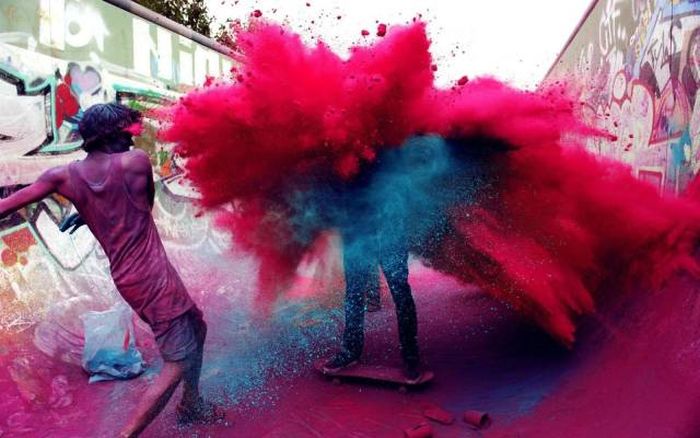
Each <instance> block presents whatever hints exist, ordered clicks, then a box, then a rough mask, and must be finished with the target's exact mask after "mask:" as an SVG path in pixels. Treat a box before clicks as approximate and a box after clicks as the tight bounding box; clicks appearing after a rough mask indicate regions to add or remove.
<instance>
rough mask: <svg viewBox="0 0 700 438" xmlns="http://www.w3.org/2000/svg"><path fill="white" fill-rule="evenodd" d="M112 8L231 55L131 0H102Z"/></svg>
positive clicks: (228, 50)
mask: <svg viewBox="0 0 700 438" xmlns="http://www.w3.org/2000/svg"><path fill="white" fill-rule="evenodd" d="M103 1H105V2H107V3H109V4H111V5H113V6H116V7H118V8H120V9H123V10H125V11H127V12H129V13H131V14H134V15H137V16H139V17H141V18H143V19H146V20H148V21H150V22H151V23H155V24H157V25H158V26H161V27H164V28H166V29H168V30H169V31H171V32H175V33H176V34H178V35H182V36H184V37H185V38H189V39H191V40H192V41H195V42H197V43H199V44H201V45H203V46H206V47H208V48H210V49H212V50H216V51H217V52H219V53H221V54H223V55H226V56H230V54H231V49H229V48H228V47H226V46H224V45H223V44H221V43H219V42H217V41H215V40H213V39H211V38H208V37H205V36H204V35H202V34H201V33H197V32H195V31H193V30H192V29H190V28H188V27H186V26H183V25H182V24H180V23H176V22H174V21H173V20H171V19H169V18H166V17H164V16H162V15H160V14H156V13H155V12H153V11H152V10H150V9H148V8H146V7H144V6H141V5H140V4H138V3H135V2H133V1H131V0H103Z"/></svg>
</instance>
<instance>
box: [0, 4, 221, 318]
mask: <svg viewBox="0 0 700 438" xmlns="http://www.w3.org/2000/svg"><path fill="white" fill-rule="evenodd" d="M230 68H231V60H230V59H229V58H228V57H226V56H225V55H223V54H222V53H219V52H217V51H215V50H212V49H211V48H208V47H205V46H203V45H201V44H198V43H196V42H194V41H192V40H189V39H187V38H185V37H183V36H180V35H178V34H175V33H173V32H171V31H169V30H167V29H165V28H162V27H160V26H157V25H156V24H153V23H151V22H149V21H146V20H144V19H143V18H140V17H138V16H135V15H132V14H130V13H127V12H125V11H123V10H121V9H119V8H117V7H115V6H112V5H110V4H108V3H106V2H103V1H101V0H2V2H0V196H3V197H4V196H7V195H8V194H10V193H12V192H13V191H15V190H17V189H18V188H20V187H22V186H23V185H26V184H28V183H31V182H32V181H34V180H35V179H36V178H37V177H38V176H39V175H40V174H41V173H42V172H43V171H45V170H46V169H48V168H50V167H52V166H55V165H59V164H65V163H68V162H70V161H73V160H76V159H79V158H81V157H82V156H83V152H82V151H81V148H80V145H81V138H80V135H79V133H78V130H77V125H78V122H79V121H80V118H81V117H82V114H83V112H84V111H85V110H86V109H87V108H88V107H89V106H90V105H93V104H95V103H98V102H107V101H119V102H122V103H125V104H127V105H130V106H133V107H136V108H138V109H148V108H154V107H156V106H158V105H162V104H163V103H164V102H167V101H168V100H170V99H175V98H177V97H178V96H179V95H180V94H181V93H182V92H184V91H186V90H188V89H191V88H192V87H194V86H197V85H199V84H201V83H203V82H204V81H205V80H206V77H207V76H218V75H220V74H221V73H222V72H227V71H229V70H230ZM155 131H156V126H155V122H154V121H152V120H147V129H146V134H145V135H144V136H142V137H141V138H140V139H139V140H138V141H137V147H141V148H143V149H145V150H146V151H148V152H149V154H150V155H151V158H152V161H153V164H154V169H155V172H156V178H157V181H158V182H157V184H158V196H157V200H156V206H155V208H154V215H155V217H156V221H157V224H158V226H159V230H160V232H161V235H162V237H163V239H164V240H165V241H166V246H168V247H170V248H171V249H172V250H174V251H178V250H183V251H191V250H198V251H199V250H202V246H207V247H208V248H210V249H212V250H214V251H218V250H220V248H221V241H222V240H223V239H221V238H220V237H219V236H217V235H216V234H215V232H214V231H213V230H211V227H210V224H209V222H208V221H206V220H197V221H194V220H191V218H192V216H193V211H192V209H193V207H192V205H191V202H190V198H192V197H193V196H194V194H193V193H191V191H189V190H188V188H187V187H186V185H185V184H184V183H183V181H182V179H181V174H180V169H179V167H178V165H177V163H176V162H175V161H174V160H173V157H172V155H171V153H170V150H169V148H168V145H164V144H160V143H159V142H157V141H156V140H155ZM70 212H71V205H70V204H69V203H68V202H67V201H66V200H65V199H62V198H61V197H59V196H54V197H52V198H49V199H46V200H44V201H42V202H40V203H38V204H35V205H32V206H30V207H28V208H26V209H25V210H23V211H21V212H19V213H17V214H14V215H12V216H10V217H8V218H6V219H4V220H2V221H0V309H2V312H0V332H2V331H21V330H24V329H26V328H28V327H31V326H32V325H33V324H34V323H35V322H37V321H39V320H42V318H43V317H44V316H45V314H46V311H47V309H48V308H49V307H51V305H52V303H57V302H66V300H71V299H80V298H81V297H87V296H90V297H93V298H92V299H95V297H98V298H99V297H102V298H104V299H103V301H105V302H109V301H110V299H112V298H113V296H114V292H113V286H112V283H111V280H110V277H109V274H108V273H109V268H108V264H107V261H106V259H105V257H104V255H103V254H101V251H100V249H99V247H98V245H97V244H96V241H95V240H94V238H93V237H92V235H91V234H90V233H89V231H87V230H80V231H78V232H77V233H75V234H74V235H67V234H63V233H60V232H59V230H58V228H57V223H59V222H60V220H61V219H62V218H63V217H65V216H66V215H67V214H69V213H70Z"/></svg>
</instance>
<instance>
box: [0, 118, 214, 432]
mask: <svg viewBox="0 0 700 438" xmlns="http://www.w3.org/2000/svg"><path fill="white" fill-rule="evenodd" d="M140 118H141V116H140V113H138V112H137V111H135V110H132V109H129V108H127V107H125V106H123V105H119V104H98V105H94V106H92V107H90V108H89V109H88V110H87V111H86V112H85V114H84V116H83V118H82V120H81V121H80V125H79V130H80V134H81V135H82V137H83V140H84V143H83V149H84V150H85V151H86V152H87V157H86V158H85V159H84V160H81V161H76V162H73V163H70V164H68V165H65V166H59V167H55V168H52V169H49V170H47V171H46V172H44V174H42V175H41V176H40V177H39V179H38V180H37V181H36V182H35V183H33V184H31V185H30V186H28V187H25V188H23V189H21V190H19V191H17V192H16V193H14V194H12V195H11V196H10V197H8V198H6V199H2V200H0V218H2V217H4V216H7V215H8V214H10V213H11V212H14V211H15V210H17V209H20V208H22V207H24V206H26V205H28V204H30V203H33V202H37V201H39V200H41V199H42V198H44V197H46V196H49V195H50V194H52V193H58V194H60V195H62V196H64V197H66V198H67V199H69V200H70V201H71V202H72V203H73V204H74V205H75V207H76V208H77V210H78V212H79V213H80V217H79V218H80V219H78V218H73V219H72V221H71V223H70V224H69V226H70V225H74V226H76V227H77V226H80V225H81V224H82V223H86V224H87V226H88V227H89V228H90V231H92V233H93V234H94V235H95V237H96V238H97V240H98V241H99V242H100V245H101V246H102V248H103V249H104V251H105V253H106V254H107V256H108V258H109V261H110V268H111V273H112V278H113V279H114V283H115V285H116V286H117V289H118V290H119V293H120V294H121V295H122V297H123V298H124V300H126V302H127V303H129V305H130V306H131V307H132V308H133V309H134V310H135V311H136V313H137V314H138V315H139V316H140V317H141V318H142V319H143V320H144V321H145V322H146V323H148V324H149V325H150V327H151V329H152V330H153V334H154V335H155V339H156V342H157V344H158V347H159V349H160V352H161V355H162V357H163V360H164V362H165V363H164V365H163V369H162V370H161V372H160V374H159V375H158V377H157V378H156V379H155V380H154V381H153V382H152V383H151V384H150V385H149V387H148V389H147V390H146V392H145V393H144V394H143V395H142V396H141V397H140V401H139V403H138V406H137V407H136V409H135V411H134V412H133V413H132V415H131V418H130V420H129V422H128V424H127V425H126V426H125V427H124V428H123V430H122V432H121V434H120V436H122V437H133V436H137V435H139V434H140V433H141V432H142V431H143V430H144V429H145V428H146V426H148V424H149V423H151V421H153V419H154V418H155V417H156V416H157V415H158V414H159V413H160V411H161V410H162V409H163V408H164V407H165V405H166V404H167V402H168V400H169V399H170V397H171V396H172V394H173V392H174V391H175V389H176V388H177V386H178V384H179V383H180V382H181V381H183V382H184V391H183V396H182V400H181V401H180V404H179V405H178V408H177V413H178V420H179V421H180V422H181V423H195V422H196V423H200V422H211V421H216V420H219V419H221V418H222V415H221V414H220V413H219V412H218V410H217V409H215V408H214V407H213V406H212V405H210V404H208V403H205V402H204V401H203V400H202V398H201V397H200V395H199V375H200V370H201V366H202V351H203V345H204V340H205V338H206V334H207V325H206V324H205V323H204V320H203V319H202V312H201V311H200V310H199V309H198V308H197V306H196V305H195V304H194V302H193V301H192V299H191V298H190V296H189V294H188V293H187V290H186V289H185V286H184V285H183V283H182V281H181V280H180V277H179V275H178V273H177V272H176V271H175V269H174V268H173V266H172V265H171V264H170V261H169V260H168V257H167V256H166V253H165V250H164V248H163V244H162V243H161V240H160V237H159V235H158V230H157V229H156V226H155V223H154V221H153V217H152V215H151V208H152V207H153V200H154V193H155V190H154V184H153V174H152V169H151V163H150V161H149V158H148V155H147V154H146V153H145V152H143V151H141V150H137V149H135V150H129V149H130V146H131V145H133V142H132V132H133V128H134V127H135V126H138V125H139V124H140Z"/></svg>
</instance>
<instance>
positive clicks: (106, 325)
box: [80, 303, 145, 383]
mask: <svg viewBox="0 0 700 438" xmlns="http://www.w3.org/2000/svg"><path fill="white" fill-rule="evenodd" d="M131 315H132V311H131V309H130V308H129V307H128V306H127V305H126V304H124V303H118V304H116V305H114V306H113V307H112V308H111V309H109V310H107V311H105V312H86V313H84V314H82V315H81V316H80V319H82V320H83V326H84V328H85V348H84V349H83V358H82V365H83V369H84V370H85V371H87V372H88V373H89V374H90V375H91V377H90V383H93V382H99V381H102V380H113V379H130V378H133V377H136V376H138V375H139V374H141V373H142V372H143V371H144V369H145V363H144V361H143V357H142V356H141V353H140V352H139V351H138V350H137V349H136V342H135V339H134V324H133V322H132V320H131Z"/></svg>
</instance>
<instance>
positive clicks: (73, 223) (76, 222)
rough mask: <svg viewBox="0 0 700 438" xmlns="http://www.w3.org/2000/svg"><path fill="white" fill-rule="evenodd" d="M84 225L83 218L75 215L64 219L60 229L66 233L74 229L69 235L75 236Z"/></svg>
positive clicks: (59, 226) (59, 225)
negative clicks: (76, 231)
mask: <svg viewBox="0 0 700 438" xmlns="http://www.w3.org/2000/svg"><path fill="white" fill-rule="evenodd" d="M83 225H85V221H84V220H83V218H81V217H80V215H79V214H78V213H73V214H71V215H68V216H66V217H65V218H63V220H62V221H61V223H60V224H58V229H60V230H61V231H62V232H64V233H65V232H66V231H67V230H68V229H69V228H71V227H73V229H72V230H70V233H69V234H73V233H75V230H77V229H78V228H80V227H82V226H83Z"/></svg>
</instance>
